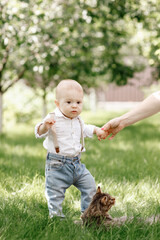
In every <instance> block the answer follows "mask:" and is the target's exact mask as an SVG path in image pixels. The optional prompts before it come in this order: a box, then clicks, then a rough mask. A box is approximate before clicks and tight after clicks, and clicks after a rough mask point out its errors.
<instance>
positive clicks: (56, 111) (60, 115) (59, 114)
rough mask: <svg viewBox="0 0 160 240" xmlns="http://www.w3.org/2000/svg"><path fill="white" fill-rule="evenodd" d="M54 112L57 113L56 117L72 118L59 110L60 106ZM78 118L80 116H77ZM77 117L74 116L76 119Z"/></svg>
mask: <svg viewBox="0 0 160 240" xmlns="http://www.w3.org/2000/svg"><path fill="white" fill-rule="evenodd" d="M54 113H55V116H56V117H64V118H65V119H70V118H68V117H66V116H64V115H63V113H62V112H61V111H60V110H59V108H58V107H57V108H56V109H55V111H54ZM76 118H78V117H76ZM76 118H74V119H76ZM70 120H71V119H70Z"/></svg>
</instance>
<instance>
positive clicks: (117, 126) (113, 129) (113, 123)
mask: <svg viewBox="0 0 160 240" xmlns="http://www.w3.org/2000/svg"><path fill="white" fill-rule="evenodd" d="M123 128H124V124H123V123H122V121H121V118H120V117H118V118H114V119H112V120H110V121H109V122H107V123H106V124H105V125H104V126H103V127H102V128H101V129H102V130H104V131H105V132H106V137H108V136H109V135H110V134H112V135H111V137H109V140H112V139H113V138H114V137H115V136H116V134H117V133H118V132H119V131H121V130H122V129H123Z"/></svg>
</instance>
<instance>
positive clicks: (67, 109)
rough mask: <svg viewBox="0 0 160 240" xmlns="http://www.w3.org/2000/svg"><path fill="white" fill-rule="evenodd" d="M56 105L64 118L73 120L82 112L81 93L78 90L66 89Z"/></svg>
mask: <svg viewBox="0 0 160 240" xmlns="http://www.w3.org/2000/svg"><path fill="white" fill-rule="evenodd" d="M56 105H57V107H58V108H59V109H60V111H61V112H62V113H63V114H64V115H65V116H66V117H68V118H71V119H72V118H75V117H77V116H78V115H79V114H80V113H81V111H82V107H83V92H82V91H80V90H79V89H68V90H67V91H64V92H63V93H62V94H61V97H60V98H59V100H57V103H56Z"/></svg>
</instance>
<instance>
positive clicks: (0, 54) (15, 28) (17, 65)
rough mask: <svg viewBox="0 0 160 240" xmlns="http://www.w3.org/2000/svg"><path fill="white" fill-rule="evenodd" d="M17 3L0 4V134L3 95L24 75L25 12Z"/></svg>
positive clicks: (23, 4) (24, 7)
mask: <svg viewBox="0 0 160 240" xmlns="http://www.w3.org/2000/svg"><path fill="white" fill-rule="evenodd" d="M26 7H27V5H26V4H25V3H23V2H18V1H7V0H3V1H1V3H0V26H1V27H0V36H1V39H0V59H1V63H0V132H2V116H3V100H2V99H3V94H4V93H5V92H6V91H7V90H8V89H9V88H10V87H12V86H13V85H14V84H15V83H16V82H17V81H19V80H20V79H21V78H22V77H23V75H24V71H25V68H24V63H25V57H24V58H22V56H23V52H24V51H23V47H24V45H25V44H24V43H25V30H26V29H25V20H24V19H25V14H24V13H25V12H26Z"/></svg>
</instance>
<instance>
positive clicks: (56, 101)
mask: <svg viewBox="0 0 160 240" xmlns="http://www.w3.org/2000/svg"><path fill="white" fill-rule="evenodd" d="M54 102H55V104H56V106H57V107H59V102H58V100H57V99H55V100H54Z"/></svg>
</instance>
